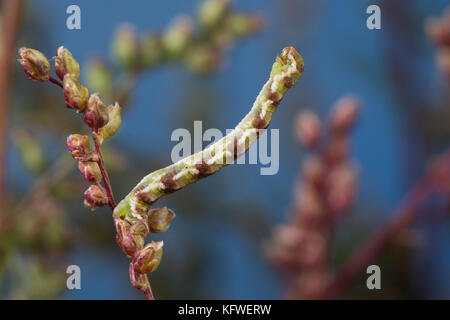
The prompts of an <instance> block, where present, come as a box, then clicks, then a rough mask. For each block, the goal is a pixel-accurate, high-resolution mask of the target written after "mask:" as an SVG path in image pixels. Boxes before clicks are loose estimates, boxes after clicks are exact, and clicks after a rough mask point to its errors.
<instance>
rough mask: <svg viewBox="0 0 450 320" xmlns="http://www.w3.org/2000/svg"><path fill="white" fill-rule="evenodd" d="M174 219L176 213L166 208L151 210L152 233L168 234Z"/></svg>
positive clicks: (149, 213)
mask: <svg viewBox="0 0 450 320" xmlns="http://www.w3.org/2000/svg"><path fill="white" fill-rule="evenodd" d="M173 218H175V213H174V212H173V211H172V210H170V209H167V208H166V207H164V208H160V209H159V208H158V209H152V210H150V211H149V212H148V222H149V227H150V231H151V232H153V233H162V232H166V231H167V230H168V229H169V227H170V223H171V222H172V220H173Z"/></svg>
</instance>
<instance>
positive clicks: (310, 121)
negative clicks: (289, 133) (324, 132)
mask: <svg viewBox="0 0 450 320" xmlns="http://www.w3.org/2000/svg"><path fill="white" fill-rule="evenodd" d="M295 129H296V134H297V139H298V140H299V141H300V143H301V144H303V145H304V146H305V147H307V148H315V147H316V146H317V145H318V144H319V142H320V138H321V128H320V120H319V118H318V117H317V115H316V114H315V113H314V112H312V111H309V110H306V111H302V112H301V113H300V114H299V115H298V116H297V120H296V125H295Z"/></svg>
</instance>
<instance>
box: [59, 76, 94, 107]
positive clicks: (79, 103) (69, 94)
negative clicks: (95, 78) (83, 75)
mask: <svg viewBox="0 0 450 320" xmlns="http://www.w3.org/2000/svg"><path fill="white" fill-rule="evenodd" d="M63 87H64V99H65V100H66V106H67V108H69V109H75V110H77V112H83V110H84V108H85V107H86V103H87V101H88V97H89V90H88V89H87V88H85V87H83V86H82V85H81V84H80V83H79V82H78V80H77V77H75V76H74V75H72V74H70V73H67V74H66V75H65V76H64V81H63Z"/></svg>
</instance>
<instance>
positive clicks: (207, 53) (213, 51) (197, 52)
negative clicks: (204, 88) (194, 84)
mask: <svg viewBox="0 0 450 320" xmlns="http://www.w3.org/2000/svg"><path fill="white" fill-rule="evenodd" d="M222 61H223V57H222V53H221V51H220V50H218V49H217V48H215V47H214V46H212V45H206V44H205V45H198V46H195V47H192V48H189V50H188V51H187V52H186V57H185V63H186V66H187V67H188V68H189V69H190V70H191V71H192V72H197V73H207V72H211V71H213V70H216V69H217V68H219V67H220V65H221V63H222Z"/></svg>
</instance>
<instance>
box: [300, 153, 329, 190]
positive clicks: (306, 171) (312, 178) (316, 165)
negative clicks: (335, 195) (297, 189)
mask: <svg viewBox="0 0 450 320" xmlns="http://www.w3.org/2000/svg"><path fill="white" fill-rule="evenodd" d="M325 170H326V169H325V166H324V163H323V161H322V160H321V159H320V158H319V157H316V156H310V157H309V158H307V159H306V160H305V161H304V162H303V165H302V172H303V177H304V178H305V180H306V181H308V182H310V183H312V184H314V185H317V184H320V183H321V182H322V181H323V178H324V176H325Z"/></svg>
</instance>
